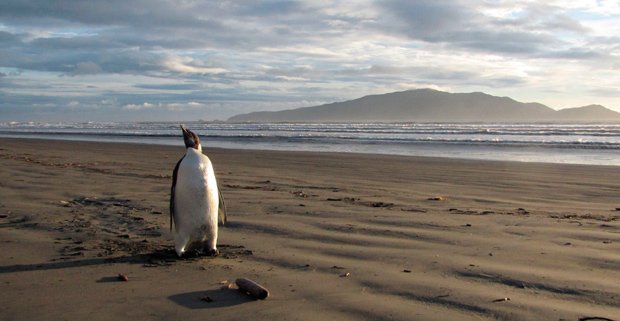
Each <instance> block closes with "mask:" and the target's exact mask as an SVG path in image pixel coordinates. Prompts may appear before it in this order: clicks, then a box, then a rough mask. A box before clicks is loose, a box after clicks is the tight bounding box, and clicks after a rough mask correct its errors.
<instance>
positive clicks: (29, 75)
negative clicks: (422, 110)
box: [0, 0, 620, 119]
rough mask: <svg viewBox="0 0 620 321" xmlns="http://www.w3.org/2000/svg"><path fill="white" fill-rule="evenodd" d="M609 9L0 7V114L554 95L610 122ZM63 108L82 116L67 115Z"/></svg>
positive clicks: (534, 4) (476, 4) (61, 0)
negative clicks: (593, 105)
mask: <svg viewBox="0 0 620 321" xmlns="http://www.w3.org/2000/svg"><path fill="white" fill-rule="evenodd" d="M618 8H620V6H618V5H617V4H613V3H612V4H610V2H592V1H567V0H566V1H565V0H553V1H545V2H540V1H526V0H517V1H475V0H446V1H430V0H415V1H405V0H386V1H373V0H361V1H355V2H337V1H330V0H328V1H305V0H304V1H281V0H274V1H260V2H256V1H250V0H240V1H173V0H122V1H121V0H110V1H82V2H75V1H69V0H57V1H47V0H5V1H1V2H0V21H2V23H0V97H1V101H2V104H3V105H2V108H0V109H3V110H2V113H4V115H3V116H7V115H10V112H8V111H11V112H14V113H20V115H26V114H27V111H28V110H33V113H34V110H35V109H36V110H37V115H39V116H37V117H43V116H41V115H43V113H46V114H45V117H50V115H52V114H53V113H59V115H60V114H62V113H63V112H66V111H70V112H71V115H74V116H75V117H77V118H79V117H83V118H88V117H91V116H92V117H94V118H98V119H103V118H106V119H107V117H112V116H115V115H116V116H117V117H118V118H119V119H142V117H146V116H141V114H140V113H145V111H148V114H149V115H148V117H164V118H166V119H172V118H174V119H177V118H178V117H184V116H186V115H188V113H190V114H191V113H193V114H192V115H194V116H198V117H199V118H205V117H207V116H204V115H202V116H201V115H199V114H200V110H201V109H204V110H205V111H207V110H208V111H209V112H208V117H218V118H227V117H228V116H231V115H232V114H234V113H236V112H239V111H243V112H245V111H252V109H257V110H258V109H265V108H266V109H278V108H279V109H282V108H286V107H287V106H290V107H299V106H307V104H308V103H309V102H318V103H326V102H331V101H342V100H346V99H353V98H358V97H360V96H363V95H366V94H378V93H383V92H388V91H395V90H401V89H406V88H412V87H420V86H429V87H433V88H441V89H449V90H453V91H461V92H462V91H487V90H488V91H490V93H491V94H498V95H505V96H509V95H514V96H515V98H517V99H520V100H524V101H533V100H536V99H537V98H540V97H542V98H543V99H544V98H546V97H548V96H550V95H549V93H550V92H551V90H553V92H554V93H561V94H562V97H563V98H562V99H563V100H564V101H565V100H567V99H569V98H566V97H573V99H574V100H579V99H585V98H583V97H587V98H588V99H589V97H592V95H594V94H595V93H597V92H598V93H601V96H604V97H608V98H609V99H608V100H606V103H605V104H606V105H611V107H613V105H614V104H616V105H617V106H618V107H620V98H615V97H617V96H616V95H603V94H604V93H605V92H609V91H605V90H603V89H600V88H615V87H620V76H618V73H617V70H618V69H620V63H618V59H617V57H618V56H620V45H618V43H620V42H619V41H618V37H617V36H616V35H617V34H618V33H620V27H619V26H620V23H618V22H619V20H620V17H619V16H618V15H619V14H620V9H618ZM530 97H531V98H530ZM72 102H79V105H76V106H72V107H73V109H71V110H69V109H68V108H69V105H70V104H71V103H72ZM542 102H543V103H546V104H549V105H553V104H556V105H558V104H564V105H573V104H572V103H571V104H567V103H564V102H563V101H560V100H558V101H553V100H547V101H542ZM145 103H146V104H147V105H145ZM5 106H7V107H6V108H5ZM33 106H36V107H33ZM181 109H182V110H183V113H179V111H180V110H181ZM104 111H108V114H109V115H106V114H105V112H104ZM88 115H91V116H88ZM24 117H25V116H24ZM33 117H34V116H33ZM59 117H60V116H59ZM132 117H133V118H132Z"/></svg>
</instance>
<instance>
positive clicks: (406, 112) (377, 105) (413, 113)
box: [227, 88, 620, 122]
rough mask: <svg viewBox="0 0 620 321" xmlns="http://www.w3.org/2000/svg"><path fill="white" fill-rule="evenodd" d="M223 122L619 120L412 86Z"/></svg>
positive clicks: (589, 111) (593, 108) (583, 110)
mask: <svg viewBox="0 0 620 321" xmlns="http://www.w3.org/2000/svg"><path fill="white" fill-rule="evenodd" d="M227 121H228V122H367V121H372V122H620V113H618V112H615V111H613V110H610V109H608V108H606V107H604V106H601V105H587V106H582V107H573V108H565V109H560V110H554V109H552V108H550V107H548V106H545V105H543V104H540V103H536V102H530V103H522V102H518V101H516V100H514V99H512V98H510V97H499V96H493V95H489V94H486V93H483V92H471V93H449V92H444V91H438V90H434V89H429V88H424V89H413V90H406V91H399V92H392V93H386V94H378V95H367V96H363V97H360V98H356V99H352V100H347V101H343V102H334V103H328V104H323V105H319V106H312V107H302V108H296V109H287V110H281V111H259V112H252V113H248V114H240V115H235V116H233V117H230V118H229V119H228V120H227Z"/></svg>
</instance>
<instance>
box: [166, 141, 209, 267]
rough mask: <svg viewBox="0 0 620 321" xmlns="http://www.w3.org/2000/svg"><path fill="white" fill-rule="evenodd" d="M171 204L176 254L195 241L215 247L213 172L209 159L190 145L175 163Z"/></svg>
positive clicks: (181, 252) (179, 253) (186, 248)
mask: <svg viewBox="0 0 620 321" xmlns="http://www.w3.org/2000/svg"><path fill="white" fill-rule="evenodd" d="M174 204H175V206H174V207H175V210H174V212H175V213H174V214H175V226H176V228H175V235H174V236H175V250H176V252H177V254H178V255H182V254H183V253H184V252H185V251H186V250H188V248H189V247H191V246H192V245H194V244H196V243H200V245H201V246H204V245H207V247H208V248H209V250H216V243H217V228H218V226H217V219H218V206H219V199H218V190H217V182H216V180H215V173H214V171H213V166H212V165H211V161H210V160H209V158H208V157H207V156H205V155H203V154H202V153H201V152H199V151H198V150H195V149H193V148H188V149H187V153H186V154H185V157H184V158H183V160H182V161H181V163H180V164H179V169H178V172H177V181H176V187H175V193H174ZM205 242H206V244H203V243H205Z"/></svg>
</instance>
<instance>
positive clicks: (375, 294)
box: [0, 138, 620, 321]
mask: <svg viewBox="0 0 620 321" xmlns="http://www.w3.org/2000/svg"><path fill="white" fill-rule="evenodd" d="M183 149H184V148H183V147H182V146H178V147H176V146H162V145H145V144H127V143H94V142H84V141H81V142H76V141H65V140H35V139H4V138H0V166H2V168H3V170H2V171H0V200H1V201H0V251H1V252H2V253H3V256H2V257H0V284H3V289H4V291H2V292H0V300H2V301H3V302H5V304H4V305H3V306H2V307H0V314H2V315H3V316H4V317H5V318H6V319H7V320H11V319H19V320H40V319H43V318H45V319H54V320H57V319H64V320H83V319H86V318H89V319H93V320H109V319H129V318H133V319H141V320H142V319H144V320H170V319H183V320H203V319H204V316H205V313H208V314H209V316H210V317H212V318H214V319H216V318H217V319H220V320H238V319H253V320H259V321H260V320H265V321H266V320H274V319H295V320H317V319H338V320H350V319H355V320H410V319H412V318H413V319H419V320H497V319H500V320H515V321H516V320H519V321H520V320H557V319H566V320H577V319H578V318H581V317H594V316H598V317H606V318H611V319H613V318H614V317H616V316H618V315H620V308H618V304H617V303H618V302H619V301H618V300H619V299H620V269H618V267H620V255H619V254H618V253H620V233H619V231H620V211H618V210H616V208H620V199H619V198H618V194H619V193H620V171H618V170H617V167H616V166H600V165H574V164H549V163H525V162H508V161H483V160H459V159H452V158H431V157H420V156H397V155H376V154H350V153H333V152H287V151H259V150H235V149H217V148H208V149H205V151H204V152H205V153H206V154H207V155H208V156H209V157H210V159H211V160H212V162H213V165H214V168H215V171H216V174H217V175H218V182H219V184H220V186H221V189H222V193H223V195H224V197H225V199H226V204H227V209H228V218H229V222H230V223H229V224H228V225H226V226H224V227H222V228H221V230H220V241H219V244H218V247H219V249H220V251H221V252H222V255H221V256H220V257H216V258H210V257H202V256H197V257H189V258H183V259H178V258H176V256H175V255H174V252H173V250H172V237H171V235H170V233H169V232H168V209H167V208H168V197H169V193H170V180H171V174H172V168H173V167H174V165H175V163H176V161H177V160H178V159H179V158H180V157H181V156H182V154H183ZM119 273H121V274H123V275H126V276H127V277H128V280H129V281H128V282H121V281H118V278H117V276H118V274H119ZM240 277H245V278H250V279H252V280H254V281H257V282H258V283H260V284H262V285H264V286H265V287H267V288H268V289H269V290H270V292H271V294H272V296H271V297H270V298H268V299H267V300H264V301H254V300H252V299H249V298H248V297H246V296H244V295H243V294H241V293H239V292H237V291H233V290H227V289H224V290H222V289H221V287H222V285H226V284H228V283H229V282H234V280H235V279H236V278H240ZM205 297H209V298H210V300H211V302H207V301H205V300H204V298H205ZM503 298H509V299H510V300H504V301H501V300H500V299H503ZM498 300H500V301H498ZM136 306H140V307H141V309H133V308H128V307H136Z"/></svg>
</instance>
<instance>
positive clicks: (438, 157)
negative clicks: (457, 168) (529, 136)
mask: <svg viewBox="0 0 620 321" xmlns="http://www.w3.org/2000/svg"><path fill="white" fill-rule="evenodd" d="M2 140H24V141H29V140H32V141H54V142H73V143H93V144H112V145H113V144H122V145H136V146H145V145H146V146H161V147H165V148H181V149H182V148H183V146H182V144H181V143H179V144H178V145H171V144H161V143H150V142H148V141H145V142H123V141H93V140H86V139H84V140H80V139H55V138H29V137H2V136H0V142H2ZM203 149H204V150H205V151H206V150H229V151H247V152H268V153H269V152H276V153H316V154H335V155H362V156H377V157H397V158H398V157H409V158H423V159H424V158H428V159H438V160H454V161H458V162H461V161H465V162H507V163H518V164H534V165H536V164H539V165H560V166H600V167H611V168H618V167H620V165H609V164H582V163H559V162H544V161H525V160H500V159H482V158H466V157H448V156H425V155H405V154H390V153H370V152H368V153H366V152H355V151H353V152H349V151H320V150H286V149H282V150H280V149H253V148H227V147H209V146H204V147H203Z"/></svg>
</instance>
